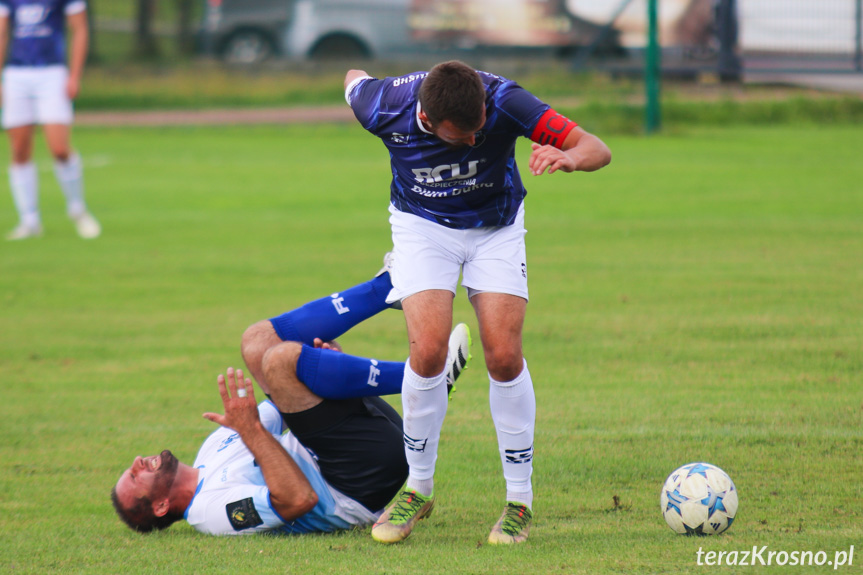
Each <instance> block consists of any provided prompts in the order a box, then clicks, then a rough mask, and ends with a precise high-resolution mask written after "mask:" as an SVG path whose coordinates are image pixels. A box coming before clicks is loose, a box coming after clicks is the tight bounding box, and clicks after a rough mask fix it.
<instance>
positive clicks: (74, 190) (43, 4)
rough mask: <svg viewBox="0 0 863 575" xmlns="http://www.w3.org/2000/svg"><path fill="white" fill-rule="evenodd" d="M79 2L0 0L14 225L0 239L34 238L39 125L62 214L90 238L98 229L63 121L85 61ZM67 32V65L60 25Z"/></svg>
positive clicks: (38, 222)
mask: <svg viewBox="0 0 863 575" xmlns="http://www.w3.org/2000/svg"><path fill="white" fill-rule="evenodd" d="M86 10H87V4H86V2H85V0H0V61H2V62H5V68H4V69H3V86H2V97H3V102H2V105H3V113H2V123H3V128H4V129H5V130H6V131H7V132H8V134H9V142H10V144H11V148H12V165H11V166H10V167H9V184H10V186H11V188H12V197H13V199H14V200H15V207H16V208H17V209H18V216H19V219H20V221H19V224H18V226H17V227H16V228H15V229H13V230H12V231H11V232H9V234H8V235H7V236H6V239H9V240H23V239H26V238H32V237H36V236H40V235H42V218H41V216H40V214H39V178H38V172H37V170H36V164H35V163H34V162H33V134H34V127H35V125H36V124H42V127H43V129H44V132H45V139H46V140H47V143H48V148H49V150H50V151H51V155H52V156H53V157H54V174H55V176H56V177H57V182H58V183H59V184H60V188H61V189H62V190H63V195H64V196H65V197H66V213H67V214H68V215H69V217H70V218H71V219H72V221H74V222H75V228H76V229H77V231H78V235H80V236H81V237H82V238H86V239H92V238H96V237H98V236H99V234H100V233H101V231H102V229H101V227H100V226H99V222H97V221H96V219H95V218H94V217H93V216H92V215H91V214H90V212H88V211H87V204H86V203H85V202H84V182H83V173H82V172H83V169H82V163H81V157H80V156H79V155H78V154H77V153H76V152H75V151H74V150H73V149H72V147H71V144H70V141H69V133H70V128H69V126H70V125H71V123H72V115H73V114H72V100H74V99H75V98H76V97H77V96H78V91H79V89H80V86H81V74H82V72H83V71H84V62H85V60H86V59H87V48H88V43H89V30H88V27H87V13H86ZM67 23H68V25H69V30H70V31H71V41H70V43H69V46H70V50H69V59H68V67H67V63H66V35H65V25H66V24H67Z"/></svg>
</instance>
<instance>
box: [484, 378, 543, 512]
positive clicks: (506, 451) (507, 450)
mask: <svg viewBox="0 0 863 575" xmlns="http://www.w3.org/2000/svg"><path fill="white" fill-rule="evenodd" d="M489 382H490V389H489V405H490V407H491V417H492V420H493V421H494V427H495V430H496V431H497V443H498V449H499V450H500V459H501V463H502V464H503V477H504V479H505V480H506V499H507V501H516V502H518V503H523V504H524V505H527V506H528V507H531V505H532V504H533V487H532V485H531V480H530V477H531V475H532V473H533V435H534V427H535V421H536V396H535V395H534V391H533V381H532V380H531V378H530V372H529V371H528V370H527V362H526V361H525V362H524V369H523V370H522V372H521V373H520V374H519V375H518V377H516V378H515V379H513V380H512V381H495V380H494V379H493V378H492V377H491V375H489Z"/></svg>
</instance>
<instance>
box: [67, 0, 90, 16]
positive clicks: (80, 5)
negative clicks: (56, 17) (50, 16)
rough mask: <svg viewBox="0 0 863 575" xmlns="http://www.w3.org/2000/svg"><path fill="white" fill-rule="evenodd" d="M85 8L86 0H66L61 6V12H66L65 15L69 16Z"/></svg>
mask: <svg viewBox="0 0 863 575" xmlns="http://www.w3.org/2000/svg"><path fill="white" fill-rule="evenodd" d="M86 9H87V2H86V1H85V0H66V6H65V7H64V8H63V13H64V14H66V16H71V15H73V14H80V13H81V12H83V11H84V10H86Z"/></svg>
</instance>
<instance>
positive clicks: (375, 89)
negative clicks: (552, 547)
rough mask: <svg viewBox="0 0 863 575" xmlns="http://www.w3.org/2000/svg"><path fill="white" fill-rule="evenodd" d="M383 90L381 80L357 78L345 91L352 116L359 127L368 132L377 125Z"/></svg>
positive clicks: (367, 77) (366, 77)
mask: <svg viewBox="0 0 863 575" xmlns="http://www.w3.org/2000/svg"><path fill="white" fill-rule="evenodd" d="M383 90H384V82H383V80H378V79H376V78H371V77H369V76H365V77H363V78H357V79H356V80H354V81H353V82H351V84H350V85H349V86H348V88H347V90H345V99H346V100H347V101H348V104H349V105H350V107H351V109H352V110H353V111H354V116H356V118H357V120H358V121H359V122H360V125H362V127H363V128H365V129H366V130H369V131H370V132H371V131H374V128H375V126H376V125H377V117H378V112H379V111H380V101H381V96H382V95H383Z"/></svg>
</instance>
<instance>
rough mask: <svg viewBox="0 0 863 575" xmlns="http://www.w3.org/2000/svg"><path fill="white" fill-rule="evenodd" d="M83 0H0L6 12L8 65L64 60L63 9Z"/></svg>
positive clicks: (52, 63) (64, 25) (53, 64)
mask: <svg viewBox="0 0 863 575" xmlns="http://www.w3.org/2000/svg"><path fill="white" fill-rule="evenodd" d="M85 6H86V3H85V2H84V0H0V7H2V8H6V10H8V12H9V38H10V48H9V56H8V58H7V59H6V65H8V66H33V67H41V66H56V65H64V64H66V37H65V27H66V11H67V9H69V8H76V7H77V8H78V10H77V11H80V10H81V8H84V7H85Z"/></svg>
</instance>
